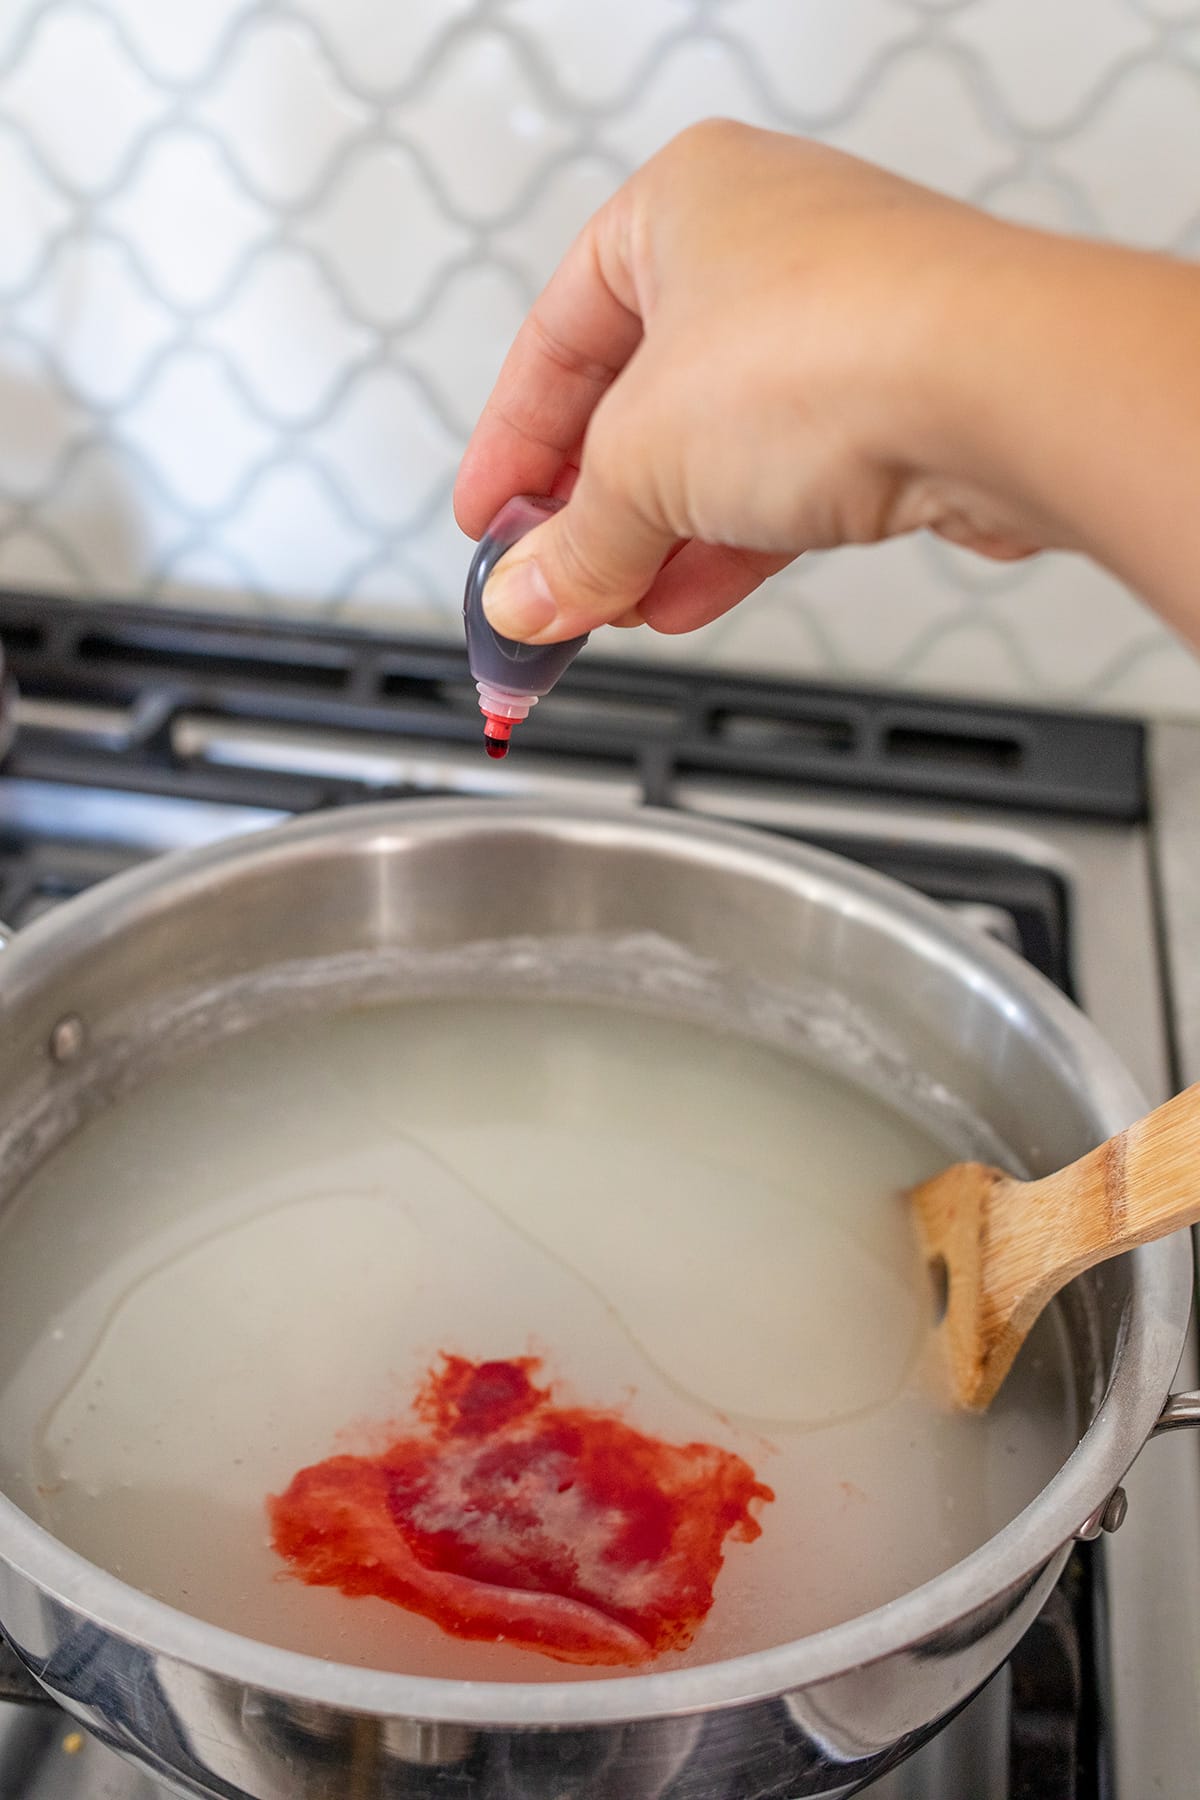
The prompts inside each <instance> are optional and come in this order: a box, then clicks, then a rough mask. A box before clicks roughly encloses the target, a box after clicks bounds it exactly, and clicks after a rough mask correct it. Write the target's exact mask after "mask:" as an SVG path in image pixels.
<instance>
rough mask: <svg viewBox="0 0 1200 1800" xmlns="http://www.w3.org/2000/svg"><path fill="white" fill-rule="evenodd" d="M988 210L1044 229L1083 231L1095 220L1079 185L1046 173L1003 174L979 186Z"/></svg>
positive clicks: (1001, 216)
mask: <svg viewBox="0 0 1200 1800" xmlns="http://www.w3.org/2000/svg"><path fill="white" fill-rule="evenodd" d="M980 197H981V198H982V199H984V200H985V201H986V204H987V207H988V210H989V211H990V212H994V213H995V214H996V215H997V216H998V217H999V218H1001V219H1009V220H1011V221H1012V222H1013V223H1014V224H1016V225H1036V226H1037V227H1038V228H1039V229H1040V230H1043V231H1072V232H1086V231H1089V230H1091V229H1092V227H1093V225H1094V224H1095V218H1094V214H1093V213H1092V208H1091V204H1090V202H1089V200H1088V198H1087V195H1086V194H1083V193H1081V191H1080V189H1079V188H1078V186H1077V185H1076V184H1075V183H1074V182H1071V181H1064V180H1062V179H1061V178H1060V179H1058V180H1052V179H1050V178H1049V177H1047V176H1045V175H1013V176H1007V177H1005V176H1002V177H1001V178H1000V179H999V180H998V181H990V182H988V183H987V184H986V187H985V188H984V189H982V190H981V193H980Z"/></svg>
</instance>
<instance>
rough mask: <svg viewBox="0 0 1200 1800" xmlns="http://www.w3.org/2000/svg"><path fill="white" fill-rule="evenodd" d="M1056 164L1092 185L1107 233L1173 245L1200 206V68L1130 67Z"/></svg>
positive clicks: (1058, 151) (1057, 152) (1058, 152)
mask: <svg viewBox="0 0 1200 1800" xmlns="http://www.w3.org/2000/svg"><path fill="white" fill-rule="evenodd" d="M1052 162H1053V166H1054V167H1056V168H1058V169H1061V170H1063V171H1064V173H1065V174H1067V175H1068V176H1069V177H1071V178H1072V179H1073V180H1075V181H1077V182H1078V183H1079V184H1080V186H1081V187H1082V188H1083V189H1084V190H1085V192H1086V193H1087V195H1088V198H1089V200H1090V202H1091V204H1092V207H1093V209H1094V211H1095V213H1096V216H1097V217H1098V218H1099V219H1100V221H1101V223H1102V224H1103V225H1104V227H1105V229H1106V230H1107V231H1109V232H1111V233H1112V234H1113V235H1114V236H1116V237H1119V238H1122V239H1125V240H1126V241H1128V242H1130V243H1135V244H1144V245H1147V246H1152V247H1156V248H1157V247H1165V246H1169V245H1170V244H1172V243H1173V242H1174V240H1175V238H1176V237H1177V235H1178V234H1179V233H1181V232H1182V231H1183V230H1184V229H1185V228H1186V227H1187V226H1188V225H1189V224H1191V223H1192V221H1193V220H1194V219H1195V218H1196V216H1197V213H1198V212H1200V184H1198V183H1197V179H1196V174H1197V171H1200V74H1198V73H1195V72H1192V71H1190V70H1185V69H1182V68H1176V67H1171V66H1168V65H1165V64H1160V65H1155V66H1153V67H1143V68H1135V69H1132V70H1130V71H1129V72H1128V73H1127V74H1125V75H1124V76H1122V78H1121V80H1120V82H1119V83H1118V84H1117V86H1116V88H1115V90H1114V91H1113V92H1112V93H1110V94H1109V95H1108V97H1107V98H1106V99H1105V100H1104V102H1103V104H1102V105H1101V106H1099V107H1098V108H1097V109H1096V111H1095V112H1094V113H1093V114H1092V115H1091V116H1090V117H1089V118H1088V120H1087V121H1086V123H1085V124H1084V125H1083V126H1082V127H1081V128H1080V130H1079V131H1078V132H1077V133H1075V134H1074V135H1073V136H1072V137H1071V138H1070V139H1069V140H1068V141H1066V142H1065V143H1063V144H1060V145H1058V146H1057V147H1056V148H1055V149H1054V151H1053V155H1052Z"/></svg>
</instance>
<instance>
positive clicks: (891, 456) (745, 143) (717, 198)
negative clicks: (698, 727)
mask: <svg viewBox="0 0 1200 1800" xmlns="http://www.w3.org/2000/svg"><path fill="white" fill-rule="evenodd" d="M515 493H556V494H560V495H567V496H568V500H567V504H566V506H565V507H564V508H563V509H562V510H561V511H560V512H559V513H557V514H556V515H555V516H554V517H553V518H552V519H550V520H548V521H547V523H546V524H544V525H541V526H539V527H538V528H537V529H536V530H535V531H532V532H530V533H529V535H528V536H527V537H525V538H524V539H523V540H522V541H521V543H520V545H519V546H518V547H517V548H516V549H514V550H513V551H511V552H510V553H509V555H508V556H506V557H505V559H504V561H503V562H502V564H501V565H500V568H499V569H498V571H497V573H496V574H495V575H494V576H493V577H492V580H491V581H490V582H489V584H488V587H487V590H486V592H485V596H484V605H485V610H486V611H487V615H488V617H489V619H490V621H491V623H492V624H493V625H494V626H495V627H496V629H497V630H499V631H501V632H502V633H503V634H504V635H505V636H508V637H513V638H518V639H522V640H524V641H527V642H531V643H554V642H557V641H558V640H560V639H562V638H568V637H574V636H576V635H577V634H579V633H581V632H584V631H589V630H592V629H594V628H595V627H596V626H597V625H600V624H603V623H615V624H631V625H632V624H647V625H650V626H652V627H653V628H654V629H656V630H658V631H664V632H683V631H691V630H693V629H695V628H696V627H697V626H699V625H703V624H705V623H706V622H707V621H709V620H710V619H714V618H717V617H718V616H719V615H720V614H722V613H724V612H726V611H728V610H729V608H730V607H732V606H734V605H736V604H737V603H738V602H739V601H740V600H742V599H744V598H745V596H746V595H747V594H748V593H750V592H751V591H752V590H753V589H754V588H756V587H757V586H758V585H759V583H760V582H762V581H763V580H764V579H765V578H766V577H767V576H768V575H770V574H773V573H774V572H775V571H776V570H778V569H780V568H782V567H784V566H785V565H786V564H787V563H789V562H791V561H792V560H793V559H794V558H795V557H797V556H799V555H801V554H803V552H804V551H806V550H813V549H822V550H824V549H830V548H832V547H833V546H835V545H839V544H845V543H869V542H875V541H877V540H879V539H882V538H887V537H893V536H896V535H897V534H900V533H904V532H910V531H914V530H919V529H922V528H925V529H928V530H931V531H934V532H937V533H938V534H939V535H940V536H942V537H944V538H948V539H950V540H951V541H952V542H954V543H958V544H964V545H967V546H969V547H970V548H971V549H973V550H977V551H979V552H980V553H981V554H983V555H985V556H990V557H997V558H1013V557H1019V556H1026V555H1030V554H1032V553H1033V552H1035V551H1037V550H1039V549H1045V548H1051V547H1054V548H1064V549H1071V550H1079V551H1082V552H1084V553H1086V554H1088V555H1090V556H1091V557H1093V558H1094V559H1095V560H1096V561H1097V562H1099V563H1101V564H1102V565H1103V566H1104V567H1106V568H1108V569H1109V570H1111V571H1112V572H1113V573H1114V574H1115V575H1117V576H1118V577H1120V578H1121V579H1122V580H1124V581H1125V582H1127V583H1128V584H1129V585H1130V586H1131V587H1133V588H1134V589H1136V590H1137V591H1138V592H1140V593H1141V594H1142V595H1143V596H1144V597H1145V598H1146V599H1147V600H1148V601H1149V602H1150V603H1151V604H1152V605H1153V606H1155V607H1156V608H1157V609H1158V610H1159V611H1160V612H1161V613H1162V614H1163V615H1164V616H1165V617H1166V618H1167V619H1168V620H1169V621H1170V622H1171V623H1172V624H1174V625H1175V627H1176V628H1177V629H1178V630H1179V631H1180V632H1182V633H1183V635H1185V636H1186V637H1188V638H1189V639H1190V640H1191V641H1192V643H1193V644H1194V645H1196V646H1197V647H1200V268H1196V267H1194V266H1192V265H1190V264H1187V263H1183V262H1179V261H1175V260H1173V259H1171V258H1169V257H1166V256H1155V255H1151V254H1147V253H1142V252H1136V251H1130V250H1124V249H1120V248H1116V247H1113V246H1110V245H1102V244H1095V243H1090V242H1086V241H1083V240H1078V239H1073V238H1068V237H1061V236H1055V235H1053V234H1050V233H1047V232H1039V231H1034V230H1031V229H1027V228H1023V227H1020V226H1015V225H1010V224H1007V223H1004V222H1001V221H999V220H996V219H993V218H991V217H990V216H989V215H987V214H985V213H982V212H980V211H977V210H976V209H974V208H972V207H969V206H965V205H962V204H960V203H959V202H956V201H953V200H949V199H946V198H945V197H943V196H942V195H939V194H935V193H932V192H931V191H929V190H927V189H924V188H921V187H917V186H915V185H913V184H912V183H910V182H906V181H902V180H900V179H899V178H898V177H896V176H894V175H891V174H888V173H886V172H885V171H883V170H881V169H877V168H875V167H873V166H871V165H870V164H867V163H863V162H859V161H858V160H856V159H855V158H853V157H849V156H845V155H843V154H841V153H840V152H838V151H835V150H831V149H829V148H828V147H826V146H824V145H820V144H812V143H808V142H806V141H804V140H803V139H799V138H793V137H789V136H784V135H781V134H777V133H774V132H764V131H757V130H754V129H752V128H750V127H748V126H743V125H738V124H733V123H730V122H728V121H723V120H714V121H709V122H708V123H706V124H703V125H699V126H694V127H692V128H691V129H690V130H688V131H686V132H684V133H682V134H681V135H680V136H679V137H677V138H675V139H673V140H672V142H671V143H669V144H668V145H667V146H666V147H665V148H664V149H663V150H661V151H660V152H659V153H658V155H656V156H655V157H653V158H652V159H651V160H650V161H649V162H648V163H646V164H645V165H644V166H643V167H642V168H641V169H639V170H638V171H637V172H636V173H635V174H634V175H633V176H632V177H631V178H630V179H629V181H627V182H626V183H625V184H624V186H623V187H621V188H620V189H619V190H618V191H617V193H616V194H614V195H613V197H612V198H611V200H609V201H608V202H607V203H606V204H605V205H604V206H603V207H601V209H600V210H599V212H597V213H596V214H595V216H594V217H593V218H592V219H591V221H590V222H589V223H588V224H587V225H586V226H585V227H584V230H583V231H582V232H581V234H580V235H579V237H578V238H577V239H576V240H575V242H574V244H572V245H571V247H570V249H569V250H568V251H567V253H566V255H565V257H564V258H563V261H562V263H561V264H560V266H559V268H558V269H557V271H556V272H555V274H554V275H553V276H552V277H551V279H550V281H549V283H548V284H547V286H546V288H545V289H544V290H543V292H542V294H541V295H540V297H539V298H538V300H537V301H536V303H535V305H534V307H533V309H532V310H531V312H530V314H529V317H528V318H527V319H526V321H525V323H524V325H523V326H522V328H521V330H520V332H519V333H518V336H517V338H516V340H515V342H514V343H513V346H512V348H511V350H510V351H509V354H508V356H507V358H506V360H505V363H504V366H503V368H502V370H501V372H500V375H499V378H498V379H497V382H496V385H495V388H494V389H493V392H492V394H491V397H490V398H489V400H488V402H487V405H486V406H485V408H484V411H483V414H482V416H481V418H480V420H479V423H478V425H477V426H476V428H475V431H474V434H473V436H472V438H471V441H470V443H469V445H468V446H467V450H466V453H465V455H464V457H463V461H462V466H461V468H460V470H459V475H458V481H457V484H456V487H455V512H456V516H457V518H458V521H459V524H460V525H461V526H462V528H463V530H464V531H466V532H467V533H468V534H469V535H470V536H472V537H478V536H479V535H480V534H481V533H482V532H483V530H484V529H485V528H486V525H487V523H488V520H489V519H490V518H491V517H492V515H493V514H494V513H495V512H496V511H498V509H499V508H500V506H501V505H502V504H503V503H504V501H506V500H507V499H508V498H509V497H510V496H511V495H513V494H515Z"/></svg>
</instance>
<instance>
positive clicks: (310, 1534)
mask: <svg viewBox="0 0 1200 1800" xmlns="http://www.w3.org/2000/svg"><path fill="white" fill-rule="evenodd" d="M539 1367H540V1362H539V1359H538V1358H536V1357H529V1356H526V1357H515V1358H512V1359H511V1360H509V1361H505V1362H479V1363H475V1362H469V1361H468V1360H467V1359H466V1358H465V1357H461V1356H450V1355H444V1356H443V1357H442V1359H441V1366H440V1367H439V1368H436V1369H434V1370H431V1371H430V1373H429V1376H428V1377H427V1379H426V1381H425V1384H424V1386H423V1387H422V1388H421V1390H420V1392H419V1394H418V1395H417V1399H416V1402H415V1406H414V1411H415V1414H416V1418H417V1420H418V1421H419V1423H420V1425H421V1427H423V1429H421V1430H418V1431H415V1432H413V1433H412V1434H411V1435H407V1436H402V1437H398V1438H397V1439H396V1441H395V1442H394V1443H393V1444H391V1445H390V1446H389V1447H388V1448H387V1449H386V1450H384V1451H383V1452H381V1453H380V1454H379V1455H377V1456H345V1455H343V1456H331V1457H327V1458H326V1460H325V1461H324V1462H320V1463H315V1464H313V1466H312V1467H310V1468H307V1469H301V1470H300V1472H299V1473H298V1474H297V1475H296V1476H295V1477H294V1478H293V1480H292V1482H291V1484H290V1485H289V1487H288V1488H287V1490H286V1492H284V1493H282V1494H277V1495H272V1496H271V1498H270V1499H269V1500H268V1502H267V1507H268V1512H269V1515H270V1520H271V1528H272V1534H273V1542H274V1545H275V1549H276V1550H277V1552H278V1553H279V1555H280V1556H281V1557H283V1558H284V1560H285V1561H286V1562H287V1563H288V1564H289V1565H290V1567H291V1569H292V1572H293V1573H294V1574H295V1575H297V1576H298V1577H299V1578H300V1579H301V1580H302V1581H305V1582H308V1583H311V1584H313V1585H317V1586H323V1587H335V1588H338V1589H339V1590H340V1591H341V1592H342V1593H343V1594H347V1595H359V1594H371V1595H374V1596H375V1597H376V1598H378V1599H381V1600H389V1601H391V1602H392V1603H393V1604H394V1605H396V1606H401V1607H404V1608H406V1609H407V1610H408V1611H409V1612H414V1613H419V1614H421V1615H422V1617H424V1618H427V1619H432V1620H433V1621H434V1622H435V1623H436V1624H438V1625H440V1626H441V1627H442V1629H443V1630H444V1631H447V1632H449V1633H451V1634H452V1635H453V1636H455V1637H460V1638H471V1639H476V1640H480V1641H483V1642H488V1643H497V1642H500V1641H503V1642H505V1643H508V1644H513V1645H517V1646H519V1647H520V1648H522V1649H526V1650H536V1651H540V1652H541V1653H542V1654H543V1655H544V1656H550V1657H554V1658H555V1659H557V1660H558V1661H560V1662H571V1663H584V1664H596V1665H629V1666H636V1665H638V1664H641V1663H646V1662H649V1661H651V1660H652V1659H653V1658H654V1657H656V1656H659V1655H661V1654H662V1652H663V1651H665V1650H682V1649H683V1648H685V1646H686V1645H688V1644H689V1643H690V1642H691V1641H692V1639H693V1637H694V1636H695V1634H696V1631H697V1629H698V1627H699V1626H700V1624H701V1623H702V1621H703V1620H704V1618H705V1616H706V1615H707V1613H708V1611H709V1609H710V1608H711V1606H712V1602H713V1584H714V1582H715V1581H716V1578H717V1575H718V1574H719V1573H720V1570H721V1566H722V1563H723V1561H724V1544H725V1539H726V1538H727V1537H729V1538H732V1539H735V1540H741V1541H742V1542H745V1543H749V1542H752V1541H753V1539H755V1538H757V1537H758V1536H759V1535H760V1532H761V1526H760V1525H759V1524H758V1521H757V1520H756V1519H755V1518H754V1517H752V1515H751V1513H750V1510H749V1509H750V1506H751V1503H752V1502H755V1501H760V1502H767V1501H770V1500H773V1499H774V1494H773V1493H772V1492H771V1489H770V1488H769V1487H765V1486H764V1485H763V1484H762V1483H761V1482H760V1481H758V1480H756V1478H755V1475H754V1471H753V1470H752V1469H751V1468H750V1467H749V1465H748V1464H747V1463H745V1462H744V1461H743V1460H742V1458H741V1457H740V1456H736V1455H734V1454H733V1453H732V1452H731V1451H728V1450H721V1449H719V1448H717V1446H716V1445H714V1444H699V1443H695V1444H668V1443H664V1442H663V1441H661V1440H660V1439H658V1438H654V1437H650V1436H648V1435H646V1434H645V1433H643V1432H640V1431H638V1430H636V1429H635V1428H634V1427H633V1426H632V1425H629V1424H627V1423H626V1422H625V1420H624V1419H622V1418H620V1417H619V1416H618V1415H617V1414H615V1413H612V1412H604V1411H599V1410H596V1409H593V1408H589V1407H583V1406H560V1405H556V1404H555V1403H554V1401H553V1399H552V1394H551V1389H550V1388H549V1387H537V1386H535V1384H534V1382H533V1381H532V1379H531V1375H532V1373H533V1372H534V1371H536V1370H537V1369H538V1368H539Z"/></svg>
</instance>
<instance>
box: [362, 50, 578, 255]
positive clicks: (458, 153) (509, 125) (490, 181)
mask: <svg viewBox="0 0 1200 1800" xmlns="http://www.w3.org/2000/svg"><path fill="white" fill-rule="evenodd" d="M392 122H393V125H394V127H395V129H396V131H397V132H399V133H402V134H403V135H404V137H405V138H406V139H407V140H408V141H409V142H410V143H412V144H413V145H415V146H417V147H418V148H419V150H420V154H421V157H422V160H423V161H424V162H425V163H426V164H427V166H428V167H429V168H430V169H431V170H432V172H433V174H434V176H435V177H436V180H437V182H438V185H439V188H440V190H441V191H442V193H444V195H445V196H446V198H447V199H448V201H449V203H450V205H451V206H452V207H453V208H454V210H455V213H456V215H457V216H459V217H460V218H463V219H470V220H475V221H484V220H490V219H495V218H499V217H501V216H503V215H504V214H505V213H507V212H509V211H510V210H511V209H512V207H513V206H514V205H515V204H516V203H517V201H518V200H519V199H520V198H521V196H522V194H523V193H524V192H525V190H526V189H527V188H528V187H530V186H531V184H532V182H533V181H534V178H535V177H536V176H537V174H538V173H539V171H540V170H542V169H544V168H545V167H546V166H547V164H548V163H549V162H551V161H552V160H553V158H554V156H555V155H556V153H557V152H559V151H560V150H562V149H563V148H564V146H565V145H567V144H568V143H570V141H571V138H572V135H573V134H572V131H571V128H570V126H568V125H566V124H564V122H563V121H562V119H561V118H560V117H558V116H556V114H555V112H554V109H553V107H552V106H551V105H550V104H549V103H548V101H547V97H546V95H545V94H543V93H542V92H540V91H539V89H538V88H537V86H536V85H535V82H534V79H533V73H532V65H531V64H530V62H529V59H528V58H523V57H522V55H521V53H520V40H517V41H516V42H514V40H513V39H511V38H509V37H508V36H505V35H502V34H501V33H499V32H494V31H486V30H485V31H480V32H479V33H477V34H476V35H474V36H472V37H469V38H466V37H464V38H456V39H455V40H454V41H453V42H452V43H451V45H450V48H449V49H448V50H447V52H446V54H445V55H444V56H443V57H441V58H440V59H439V60H438V62H437V63H436V65H435V67H434V68H433V71H432V73H431V74H430V77H429V80H428V82H427V84H426V85H425V87H424V88H423V90H422V92H421V93H420V95H419V96H418V97H416V98H415V99H413V100H409V101H407V102H405V103H404V104H402V105H401V106H399V107H397V108H396V109H395V112H394V113H393V115H392Z"/></svg>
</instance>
